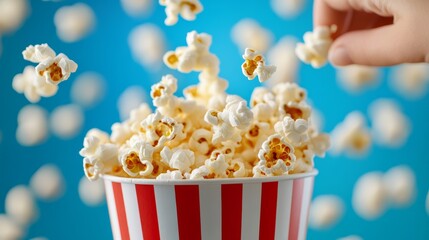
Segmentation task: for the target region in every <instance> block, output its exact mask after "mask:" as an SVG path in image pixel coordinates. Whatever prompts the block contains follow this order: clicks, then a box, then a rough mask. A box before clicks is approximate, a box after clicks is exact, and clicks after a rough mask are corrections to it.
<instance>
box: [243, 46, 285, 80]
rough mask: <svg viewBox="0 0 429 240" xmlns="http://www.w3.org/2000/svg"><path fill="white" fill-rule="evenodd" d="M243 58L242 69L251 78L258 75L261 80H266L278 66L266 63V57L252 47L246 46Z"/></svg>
mask: <svg viewBox="0 0 429 240" xmlns="http://www.w3.org/2000/svg"><path fill="white" fill-rule="evenodd" d="M243 59H244V63H243V64H242V65H241V71H242V72H243V74H244V76H246V77H247V78H248V79H249V80H253V79H254V78H255V77H256V76H258V78H259V82H265V81H266V80H268V79H269V78H270V77H271V75H273V73H274V72H275V71H276V69H277V68H276V66H268V65H265V59H264V57H263V56H262V55H260V54H259V53H258V52H257V51H255V50H253V49H250V48H246V50H245V51H244V55H243Z"/></svg>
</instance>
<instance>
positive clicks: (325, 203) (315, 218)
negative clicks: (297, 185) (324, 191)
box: [309, 195, 344, 228]
mask: <svg viewBox="0 0 429 240" xmlns="http://www.w3.org/2000/svg"><path fill="white" fill-rule="evenodd" d="M343 211H344V203H343V201H342V200H341V199H340V198H338V197H337V196H334V195H322V196H318V197H316V198H315V199H314V200H313V202H312V203H311V208H310V216H309V224H310V226H311V227H313V228H328V227H331V226H332V225H333V224H335V223H336V222H337V221H338V220H339V219H340V218H341V216H342V215H343Z"/></svg>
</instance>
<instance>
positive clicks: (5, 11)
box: [0, 0, 30, 33]
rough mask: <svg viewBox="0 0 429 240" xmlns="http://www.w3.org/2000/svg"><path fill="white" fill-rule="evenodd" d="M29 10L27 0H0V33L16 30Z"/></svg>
mask: <svg viewBox="0 0 429 240" xmlns="http://www.w3.org/2000/svg"><path fill="white" fill-rule="evenodd" d="M29 12H30V5H29V2H28V1H27V0H0V33H6V32H12V31H15V30H17V29H18V28H19V27H20V26H21V25H22V22H23V21H24V20H25V18H26V17H27V15H28V13H29Z"/></svg>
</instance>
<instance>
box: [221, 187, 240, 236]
mask: <svg viewBox="0 0 429 240" xmlns="http://www.w3.org/2000/svg"><path fill="white" fill-rule="evenodd" d="M242 200H243V184H224V185H222V240H230V239H231V240H236V239H241V213H242V207H243V206H242Z"/></svg>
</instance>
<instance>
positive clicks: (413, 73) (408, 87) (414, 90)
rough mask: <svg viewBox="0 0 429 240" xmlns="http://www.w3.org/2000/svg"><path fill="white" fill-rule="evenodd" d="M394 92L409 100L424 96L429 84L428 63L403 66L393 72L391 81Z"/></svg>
mask: <svg viewBox="0 0 429 240" xmlns="http://www.w3.org/2000/svg"><path fill="white" fill-rule="evenodd" d="M389 83H390V85H391V87H392V88H393V90H395V91H396V92H397V93H399V94H401V95H402V96H404V97H406V98H408V99H418V98H421V97H423V96H424V94H425V93H426V91H427V86H428V83H429V66H428V64H427V63H414V64H402V65H399V66H398V67H396V68H394V69H393V70H392V73H391V74H390V81H389Z"/></svg>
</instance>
